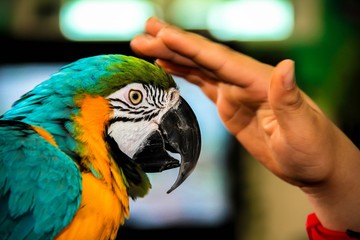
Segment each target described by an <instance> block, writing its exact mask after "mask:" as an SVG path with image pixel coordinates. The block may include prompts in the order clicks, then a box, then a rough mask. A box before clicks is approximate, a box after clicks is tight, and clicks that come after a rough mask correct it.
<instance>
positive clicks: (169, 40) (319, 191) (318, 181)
mask: <svg viewBox="0 0 360 240" xmlns="http://www.w3.org/2000/svg"><path fill="white" fill-rule="evenodd" d="M131 47H132V49H133V50H134V52H136V53H137V54H139V55H143V56H147V57H154V58H156V59H157V63H158V64H159V65H161V66H162V67H164V68H165V69H166V70H167V71H169V72H170V73H172V74H174V75H177V76H180V77H183V78H185V79H187V80H188V81H190V82H192V83H194V84H196V85H198V86H199V87H200V88H201V89H202V91H203V92H204V93H205V94H206V95H207V96H208V97H209V98H210V99H211V100H212V101H213V102H214V103H215V104H216V106H217V109H218V112H219V115H220V117H221V119H222V121H223V123H224V125H225V126H226V128H227V129H228V130H229V131H230V132H231V133H232V134H233V135H234V136H236V138H237V139H238V141H239V142H240V143H242V145H243V146H244V147H245V148H246V149H247V150H248V151H249V153H251V154H252V155H253V156H254V157H255V158H256V159H257V160H259V161H260V162H261V163H262V164H263V165H264V166H265V167H267V168H268V169H269V170H270V171H272V172H273V173H274V174H275V175H277V176H279V177H280V178H282V179H283V180H285V181H287V182H289V183H291V184H293V185H295V186H298V187H300V188H302V189H303V191H305V192H306V193H307V194H308V195H309V196H310V200H311V201H312V202H313V205H314V206H315V208H317V209H318V211H317V214H318V216H319V218H320V219H325V220H324V221H327V219H329V218H327V217H329V216H327V217H325V215H332V216H331V217H332V218H333V217H334V216H336V215H337V213H338V212H339V211H337V212H335V211H336V210H335V209H331V207H330V206H331V203H333V202H336V201H339V198H341V199H342V200H341V204H338V206H339V208H340V207H341V209H342V210H341V211H342V212H343V211H344V210H345V211H346V209H347V208H349V207H345V204H350V205H351V206H354V205H353V204H354V203H355V202H356V203H357V204H358V205H357V206H359V204H360V200H354V197H353V196H348V194H347V195H346V194H345V193H346V191H347V190H348V189H346V187H345V188H344V186H351V188H354V187H358V189H360V180H357V179H360V178H358V177H357V176H354V172H358V171H360V153H359V150H358V149H357V147H356V146H355V145H354V144H353V143H352V142H351V141H350V140H349V139H348V138H347V137H346V136H345V135H344V134H343V133H342V132H341V131H340V130H339V129H338V128H337V127H336V126H335V125H334V124H333V123H332V122H331V121H330V120H329V119H328V118H327V117H326V116H325V115H324V114H323V113H322V111H321V110H320V109H319V107H318V106H317V105H316V104H315V103H314V102H313V101H312V100H311V99H310V98H309V97H308V96H306V94H305V93H304V92H303V91H301V90H300V89H299V88H298V87H297V86H296V84H295V76H294V63H293V61H291V60H284V61H282V62H280V63H279V64H278V65H277V66H275V67H273V66H270V65H267V64H264V63H261V62H259V61H257V60H255V59H253V58H251V57H249V56H246V55H244V54H241V53H239V52H236V51H233V50H231V49H230V48H228V47H226V46H224V45H221V44H217V43H215V42H212V41H210V40H208V39H206V38H204V37H201V36H199V35H196V34H194V33H190V32H186V31H183V30H181V29H179V28H177V27H175V26H171V25H169V24H166V23H164V22H161V21H159V20H157V19H156V18H150V19H149V20H148V22H147V23H146V28H145V33H144V34H142V35H139V36H137V37H135V38H134V39H133V40H132V42H131ZM352 176H353V177H352ZM358 192H359V191H358ZM324 196H326V198H324ZM344 196H347V197H348V199H344ZM357 196H358V198H357V199H360V193H357ZM324 199H326V200H324ZM329 199H330V201H329ZM324 205H326V206H325V207H324ZM350 205H348V206H350ZM348 210H349V211H348V212H351V210H350V209H348ZM334 214H335V215H334ZM350 214H351V213H350ZM357 216H359V215H357ZM338 219H340V220H339V221H341V223H339V222H338V221H336V223H334V222H332V221H327V222H326V223H327V224H328V225H329V227H335V228H338V227H339V226H340V225H341V226H343V225H346V224H347V225H346V227H350V226H349V224H352V225H353V226H355V225H356V226H355V227H357V228H360V220H357V222H356V224H354V223H353V222H351V223H349V221H348V220H346V219H348V216H347V217H346V218H345V217H343V218H341V217H340V218H338ZM354 230H355V229H354Z"/></svg>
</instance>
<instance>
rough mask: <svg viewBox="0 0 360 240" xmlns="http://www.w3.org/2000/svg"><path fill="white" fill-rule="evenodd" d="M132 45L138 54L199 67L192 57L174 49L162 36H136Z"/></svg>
mask: <svg viewBox="0 0 360 240" xmlns="http://www.w3.org/2000/svg"><path fill="white" fill-rule="evenodd" d="M130 47H131V49H132V50H133V51H134V52H135V53H136V54H138V55H141V56H146V57H152V58H158V59H166V60H168V61H172V62H174V63H177V64H180V65H184V66H188V67H198V65H197V64H195V63H194V62H193V61H192V60H191V59H188V58H186V57H183V56H181V55H179V54H177V53H176V52H174V51H172V50H171V49H169V48H168V47H167V46H166V45H165V44H164V42H163V41H162V40H161V39H160V38H157V37H153V36H152V35H150V34H140V35H138V36H135V37H134V38H133V39H132V40H131V42H130Z"/></svg>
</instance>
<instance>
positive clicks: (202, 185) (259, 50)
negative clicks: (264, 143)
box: [0, 0, 360, 240]
mask: <svg viewBox="0 0 360 240" xmlns="http://www.w3.org/2000/svg"><path fill="white" fill-rule="evenodd" d="M153 15H155V16H158V17H159V18H162V19H164V20H166V21H167V22H170V23H173V24H176V25H178V26H180V27H181V28H184V29H187V30H189V31H193V32H196V33H198V34H201V35H203V36H205V37H207V38H210V39H212V40H213V41H217V42H221V43H223V44H225V45H228V46H229V47H231V48H233V49H235V50H237V51H240V52H243V53H245V54H248V55H251V56H253V57H255V58H257V59H258V60H261V61H263V62H266V63H269V64H273V65H274V64H276V63H278V62H279V61H281V60H282V59H284V58H291V59H293V60H295V62H296V78H297V83H298V85H300V87H301V88H302V89H303V90H304V91H305V92H306V93H307V94H308V95H310V96H311V97H312V98H313V99H314V100H315V101H316V102H317V103H318V104H319V105H320V107H321V108H322V109H323V110H324V112H325V113H326V114H327V115H328V116H329V117H330V118H331V119H332V120H333V121H334V122H335V123H336V124H337V125H338V126H339V127H340V128H341V129H342V130H343V131H344V132H345V133H346V134H347V135H348V136H349V137H350V138H351V139H352V140H353V141H354V142H355V144H356V145H357V146H359V143H360V139H359V137H360V132H359V126H360V111H359V109H360V108H359V103H360V101H359V95H360V94H359V89H360V88H359V82H360V81H359V80H360V76H359V75H360V68H359V62H360V45H359V43H360V39H359V37H360V36H359V35H360V31H359V30H360V17H359V16H360V1H358V0H333V1H325V0H301V1H300V0H299V1H296V0H196V1H193V0H1V1H0V39H1V45H0V46H1V58H0V114H2V113H4V112H5V111H6V110H8V109H9V108H10V107H11V104H12V103H13V102H14V101H15V100H16V99H17V98H18V97H20V96H21V95H22V94H24V93H25V92H27V91H29V90H30V89H32V88H33V87H34V86H35V85H36V84H38V83H40V82H42V81H44V80H46V79H47V78H48V77H49V75H50V74H51V73H53V72H55V71H57V70H58V68H59V67H60V66H61V65H64V64H66V63H69V62H71V61H74V60H77V59H79V58H83V57H88V56H92V55H98V54H108V53H120V54H126V55H134V53H133V52H132V51H131V49H130V48H129V41H130V40H131V39H132V37H133V36H135V35H136V34H138V33H141V32H142V31H143V26H144V23H145V21H146V19H147V18H148V17H150V16H153ZM176 81H177V82H178V83H179V85H180V90H181V92H182V94H183V95H184V98H185V99H187V100H188V102H189V104H190V105H191V106H192V107H193V108H194V111H195V113H196V115H197V116H198V118H199V122H200V128H201V132H202V137H203V140H204V141H203V146H202V153H201V156H200V160H199V164H198V167H197V169H196V170H195V171H194V173H193V174H192V175H191V176H190V177H189V178H188V179H187V181H186V182H185V183H184V184H183V185H182V186H181V187H180V188H178V189H176V190H175V191H174V192H173V193H171V194H166V191H167V190H168V189H169V187H170V186H171V184H172V183H173V182H174V181H175V178H176V175H177V170H174V171H172V170H170V171H167V172H166V173H161V174H151V175H150V180H151V182H152V185H153V188H152V190H151V192H150V194H149V195H148V196H146V197H145V198H143V199H137V200H136V201H132V202H131V205H130V207H131V217H130V219H129V220H127V221H126V223H125V225H124V226H123V227H122V228H121V229H120V231H119V239H138V238H140V237H148V238H153V237H156V238H159V239H165V238H173V237H177V238H179V237H183V238H186V239H189V240H190V239H195V237H197V238H198V236H201V238H203V239H218V238H222V239H224V238H226V239H229V240H232V239H238V240H240V239H241V240H242V239H246V240H248V239H250V240H252V239H254V240H274V239H276V240H288V239H292V240H305V239H307V236H306V231H305V221H306V216H307V215H308V214H309V213H311V212H312V209H311V207H310V205H309V204H308V202H307V199H306V198H305V196H304V195H303V194H302V193H301V192H300V190H299V189H297V188H295V187H292V186H289V185H287V184H285V183H283V182H282V181H280V180H278V179H277V178H276V177H275V176H273V175H271V174H270V173H269V172H267V170H265V169H264V168H263V167H262V166H260V165H259V164H258V163H257V162H256V161H255V160H254V159H252V157H250V156H249V155H248V154H247V153H246V152H245V151H244V149H243V148H242V146H241V145H240V144H238V143H237V142H236V141H235V140H234V138H233V137H232V136H230V135H229V134H228V132H227V131H226V129H225V128H224V127H223V125H222V123H221V121H220V120H219V118H218V115H217V112H216V109H215V107H214V105H213V104H212V103H211V102H210V101H209V100H208V99H206V98H205V97H204V96H203V95H202V94H201V92H200V90H199V89H198V88H197V87H194V86H192V85H190V84H188V83H187V82H186V81H184V80H183V79H179V78H176Z"/></svg>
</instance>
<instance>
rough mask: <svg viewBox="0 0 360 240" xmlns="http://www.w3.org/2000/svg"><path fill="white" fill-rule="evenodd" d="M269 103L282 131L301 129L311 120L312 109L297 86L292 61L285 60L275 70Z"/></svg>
mask: <svg viewBox="0 0 360 240" xmlns="http://www.w3.org/2000/svg"><path fill="white" fill-rule="evenodd" d="M269 103H270V107H271V109H272V110H273V112H274V114H275V117H276V119H277V122H278V124H279V126H280V128H282V129H285V130H286V129H287V130H289V129H291V128H294V127H295V128H298V129H300V128H301V126H303V124H306V123H305V122H306V121H307V120H309V119H308V117H309V116H311V113H310V115H309V111H310V109H311V108H310V106H309V105H308V104H307V102H306V100H305V95H304V94H303V93H302V92H301V91H300V89H299V88H298V87H297V85H296V82H295V64H294V62H293V61H292V60H289V59H286V60H283V61H281V62H280V63H279V64H278V65H277V66H276V67H275V68H274V71H273V74H272V77H271V82H270V89H269ZM304 121H305V122H304Z"/></svg>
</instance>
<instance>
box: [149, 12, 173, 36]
mask: <svg viewBox="0 0 360 240" xmlns="http://www.w3.org/2000/svg"><path fill="white" fill-rule="evenodd" d="M167 25H168V24H167V23H165V22H164V21H162V20H160V19H159V18H157V17H155V16H153V17H150V18H149V19H148V20H147V21H146V23H145V32H146V33H148V34H150V35H152V36H156V35H157V34H158V32H159V31H160V30H161V29H162V28H164V27H166V26H167Z"/></svg>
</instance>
